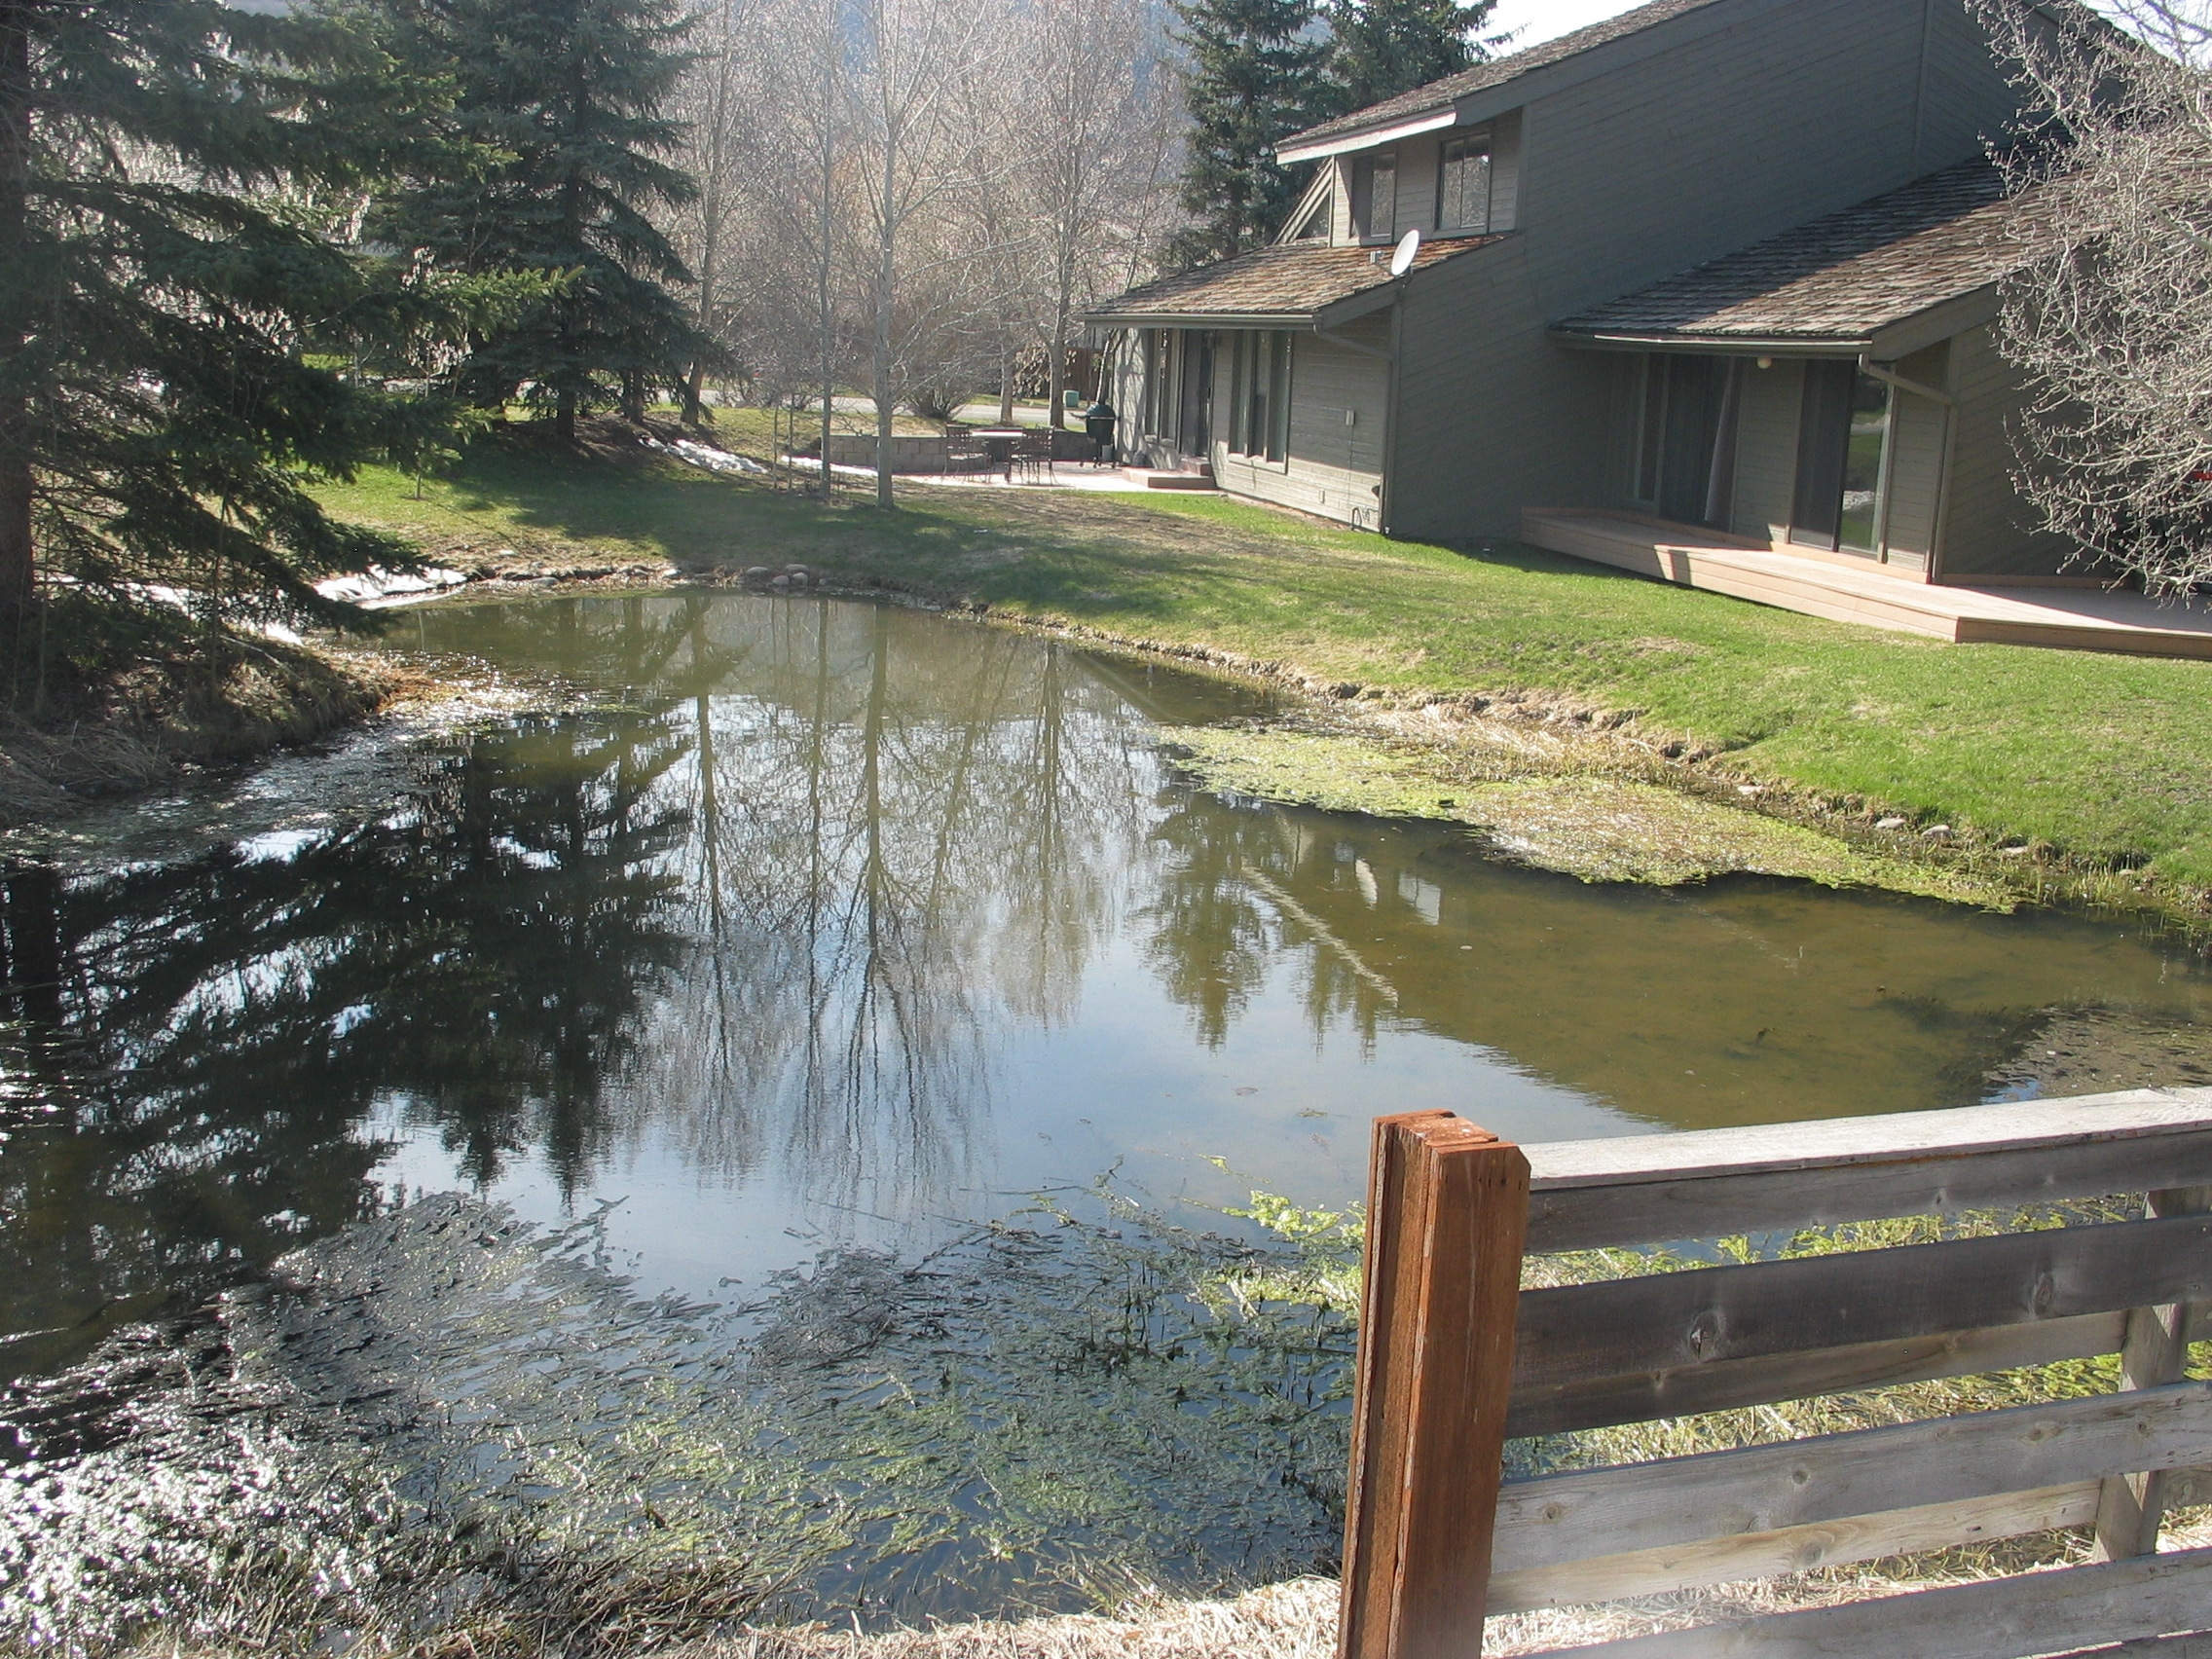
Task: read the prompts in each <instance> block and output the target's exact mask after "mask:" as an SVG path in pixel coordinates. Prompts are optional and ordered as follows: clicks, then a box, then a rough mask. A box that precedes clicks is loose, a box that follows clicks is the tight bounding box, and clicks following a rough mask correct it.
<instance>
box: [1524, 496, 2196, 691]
mask: <svg viewBox="0 0 2212 1659" xmlns="http://www.w3.org/2000/svg"><path fill="white" fill-rule="evenodd" d="M1521 534H1522V539H1523V540H1525V541H1528V542H1530V544H1531V545H1533V546H1537V547H1542V548H1546V549H1548V550H1550V551H1551V552H1555V553H1566V554H1569V555H1571V556H1572V557H1574V558H1577V559H1588V560H1591V561H1593V562H1595V563H1598V564H1602V565H1611V566H1614V567H1616V568H1618V569H1620V570H1624V571H1636V572H1637V573H1638V574H1639V575H1645V576H1656V577H1658V578H1660V579H1661V580H1664V581H1671V582H1680V583H1682V584H1683V585H1685V586H1688V587H1698V588H1705V589H1708V590H1710V591H1712V592H1714V593H1725V594H1730V595H1733V596H1734V597H1735V598H1738V599H1749V600H1753V601H1756V602H1757V603H1758V604H1761V605H1772V606H1775V607H1778V608H1781V609H1784V610H1796V611H1801V612H1803V613H1805V614H1806V615H1810V616H1826V617H1829V618H1831V619H1833V620H1835V621H1838V622H1862V623H1865V624H1867V625H1869V626H1871V627H1876V628H1890V629H1894V630H1896V631H1898V632H1899V633H1907V634H1924V635H1928V636H1931V637H1933V638H1936V639H1939V640H1949V641H1952V642H1954V643H1956V644H1960V645H1966V644H1972V643H1982V644H1997V645H2054V646H2060V647H2064V648H2069V649H2074V650H2098V651H2120V652H2125V653H2128V654H2131V655H2136V656H2180V657H2207V658H2212V608H2206V606H2205V605H2204V603H2203V602H2201V601H2175V602H2161V601H2158V600H2155V599H2151V598H2149V597H2147V596H2146V595H2143V594H2140V593H2134V592H2131V591H2127V590H2124V589H2120V590H2108V589H2103V588H2087V587H2015V586H2009V585H2007V584H2005V583H2003V582H1985V583H1974V584H1972V585H1967V584H1960V583H1951V582H1941V583H1936V582H1925V581H1922V580H1920V579H1918V578H1917V577H1913V576H1904V575H1896V574H1892V573H1890V572H1889V571H1885V570H1883V569H1882V568H1881V567H1880V566H1877V565H1874V564H1871V563H1867V564H1862V563H1861V562H1859V561H1858V560H1853V559H1832V560H1831V559H1823V558H1817V557H1812V556H1809V555H1805V554H1798V553H1787V552H1784V551H1782V550H1780V549H1778V548H1773V547H1761V546H1759V545H1758V544H1756V543H1754V542H1751V541H1748V540H1743V539H1740V538H1738V537H1734V536H1725V535H1711V534H1709V533H1705V532H1700V531H1696V530H1692V529H1690V528H1689V527H1687V526H1684V525H1675V524H1666V523H1662V522H1660V521H1657V520H1653V519H1644V518H1638V517H1635V516H1633V515H1631V514H1627V513H1606V512H1595V511H1581V510H1570V509H1566V508H1535V507H1531V508H1530V509H1529V510H1528V511H1527V512H1526V513H1524V514H1523V515H1522V532H1521Z"/></svg>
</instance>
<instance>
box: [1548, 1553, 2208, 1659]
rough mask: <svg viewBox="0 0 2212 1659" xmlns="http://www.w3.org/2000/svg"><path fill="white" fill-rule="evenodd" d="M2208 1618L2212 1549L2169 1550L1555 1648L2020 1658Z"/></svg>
mask: <svg viewBox="0 0 2212 1659" xmlns="http://www.w3.org/2000/svg"><path fill="white" fill-rule="evenodd" d="M2208 1620H2212V1549H2203V1550H2177V1551H2174V1552H2172V1553H2170V1554H2166V1555H2153V1556H2135V1557H2133V1558H2131V1559H2129V1560H2127V1561H2114V1562H2105V1563H2103V1564H2101V1565H2099V1566H2095V1567H2066V1568H2064V1569H2062V1570H2060V1571H2056V1572H2028V1573H2022V1574H2020V1575H2019V1576H2017V1577H2013V1578H1991V1579H1985V1580H1982V1581H1981V1582H1979V1583H1974V1584H1955V1585H1947V1586H1945V1587H1944V1588H1942V1589H1939V1590H1922V1591H1918V1592H1915V1593H1913V1594H1911V1595H1905V1596H1885V1597H1882V1598H1881V1599H1879V1600H1877V1601H1870V1602H1848V1603H1845V1604H1841V1605H1839V1606H1832V1607H1811V1608H1807V1609H1805V1610H1803V1611H1801V1612H1794V1613H1774V1614H1770V1615H1769V1616H1767V1617H1765V1618H1754V1619H1741V1620H1733V1621H1730V1622H1729V1623H1726V1624H1714V1625H1700V1626H1698V1627H1696V1628H1695V1629H1692V1630H1677V1631H1668V1632H1665V1633H1664V1634H1662V1635H1658V1636H1639V1637H1631V1638H1629V1639H1628V1640H1627V1641H1604V1642H1599V1643H1597V1644H1596V1645H1595V1646H1589V1647H1575V1648H1570V1649H1569V1648H1562V1649H1558V1650H1556V1651H1559V1652H1563V1653H1565V1652H1572V1653H1573V1654H1574V1655H1575V1656H1576V1659H1891V1656H1893V1655H1895V1656H1900V1659H1901V1656H1903V1655H1908V1654H1910V1655H1927V1656H1928V1659H2023V1656H2024V1655H2028V1654H2038V1653H2053V1652H2064V1651H2066V1650H2067V1649H2068V1648H2070V1647H2083V1646H2087V1645H2088V1644H2090V1643H2092V1642H2097V1641H2103V1642H2120V1641H2142V1640H2143V1639H2145V1638H2147V1637H2158V1636H2169V1635H2172V1634H2175V1633H2177V1632H2182V1631H2188V1630H2190V1629H2191V1628H2192V1627H2193V1626H2194V1627H2196V1628H2198V1629H2201V1628H2203V1627H2204V1626H2205V1625H2206V1623H2207V1622H2208Z"/></svg>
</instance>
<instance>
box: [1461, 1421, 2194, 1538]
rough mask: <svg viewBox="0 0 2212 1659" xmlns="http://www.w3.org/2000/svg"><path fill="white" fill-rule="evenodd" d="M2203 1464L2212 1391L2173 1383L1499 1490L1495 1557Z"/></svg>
mask: <svg viewBox="0 0 2212 1659" xmlns="http://www.w3.org/2000/svg"><path fill="white" fill-rule="evenodd" d="M2207 1462H2212V1383H2171V1384H2168V1385H2167V1386H2164V1387H2158V1388H2143V1389H2137V1390H2135V1391H2133V1392H2129V1393H2124V1394H2099V1395H2092V1396H2090V1397H2088V1398H2085V1399H2073V1400H2053V1401H2050V1402H2048V1403H2046V1404H2042V1405H2032V1406H2014V1407H2011V1408H2009V1409H2008V1410H2005V1411H1994V1412H1971V1413H1967V1414H1964V1415H1962V1416H1958V1417H1946V1418H1934V1419H1929V1420H1927V1421H1925V1422H1907V1423H1896V1424H1892V1425H1889V1426H1887V1427H1882V1428H1866V1429H1858V1430H1854V1431H1851V1432H1848V1433H1843V1434H1824V1435H1816V1436H1813V1437H1810V1438H1807V1439H1803V1440H1790V1441H1782V1442H1778V1443H1776V1444H1774V1445H1770V1446H1748V1447H1743V1448H1741V1449H1739V1450H1735V1451H1728V1452H1708V1453H1704V1454H1702V1455H1700V1456H1690V1457H1668V1458H1662V1459H1659V1460H1656V1461H1653V1462H1648V1463H1628V1464H1621V1465H1617V1466H1615V1467H1612V1468H1604V1469H1584V1470H1577V1471H1575V1472H1573V1473H1570V1474H1562V1475H1547V1476H1543V1477H1540V1478H1538V1479H1535V1480H1524V1481H1513V1482H1509V1483H1508V1484H1507V1485H1506V1486H1504V1487H1503V1488H1501V1489H1500V1491H1499V1493H1498V1506H1497V1532H1496V1536H1495V1539H1494V1542H1493V1558H1492V1559H1493V1567H1494V1569H1495V1570H1497V1571H1501V1572H1502V1571H1512V1570H1518V1569H1521V1568H1525V1567H1549V1566H1554V1565H1556V1564H1558V1563H1561V1562H1568V1561H1576V1560H1580V1559H1583V1558H1585V1557H1592V1556H1610V1555H1621V1554H1626V1553H1629V1552H1633V1551H1644V1550H1652V1549H1657V1548H1659V1547H1661V1546H1663V1545H1669V1544H1680V1543H1688V1542H1691V1541H1694V1540H1697V1539H1701V1538H1714V1537H1725V1536H1728V1535H1730V1534H1733V1533H1739V1532H1773V1531H1779V1530H1785V1529H1788V1528H1793V1527H1803V1526H1808V1525H1811V1524H1813V1523H1815V1522H1826V1521H1839V1520H1844V1519H1847V1518H1849V1517H1852V1516H1867V1515H1878V1514H1880V1513H1882V1512H1884V1511H1888V1510H1898V1509H1918V1508H1924V1507H1926V1506H1928V1505H1931V1504H1945V1503H1955V1502H1959V1501H1961V1500H1964V1499H1968V1498H1981V1497H1994V1496H1997V1495H1998V1494H2000V1493H2012V1492H2028V1491H2033V1490H2038V1489H2042V1488H2047V1487H2058V1486H2068V1485H2073V1484H2076V1483H2079V1482H2083V1481H2089V1482H2094V1481H2097V1480H2100V1479H2102V1478H2103V1477H2105V1476H2107V1475H2115V1474H2120V1473H2124V1472H2126V1471H2130V1470H2143V1469H2177V1468H2185V1467H2189V1466H2192V1465H2194V1464H2198V1463H2207ZM1946 1541H1952V1542H1955V1541H1956V1540H1946Z"/></svg>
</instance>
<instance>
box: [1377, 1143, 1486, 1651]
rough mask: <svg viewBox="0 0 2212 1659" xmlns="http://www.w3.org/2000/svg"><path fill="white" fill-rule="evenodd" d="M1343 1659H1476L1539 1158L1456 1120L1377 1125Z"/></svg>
mask: <svg viewBox="0 0 2212 1659" xmlns="http://www.w3.org/2000/svg"><path fill="white" fill-rule="evenodd" d="M1367 1215H1368V1221H1367V1278H1366V1286H1365V1289H1364V1292H1363V1295H1362V1317H1361V1322H1360V1331H1359V1361H1358V1370H1357V1381H1356V1394H1355V1398H1354V1403H1353V1421H1352V1448H1351V1478H1350V1483H1349V1486H1348V1488H1347V1491H1346V1506H1345V1575H1344V1604H1343V1606H1344V1612H1343V1624H1342V1632H1341V1635H1340V1636H1339V1638H1338V1653H1339V1654H1340V1656H1341V1659H1477V1656H1478V1655H1480V1653H1481V1651H1482V1627H1483V1605H1484V1601H1485V1597H1486V1594H1487V1592H1488V1589H1489V1580H1490V1556H1491V1530H1492V1528H1493V1525H1494V1524H1495V1521H1496V1515H1497V1489H1498V1479H1499V1473H1500V1467H1499V1459H1500V1456H1501V1455H1502V1452H1503V1448H1504V1444H1505V1408H1506V1400H1507V1395H1508V1393H1509V1391H1510V1386H1511V1383H1512V1367H1513V1323H1514V1311H1515V1304H1516V1300H1517V1298H1518V1297H1519V1294H1520V1283H1521V1245H1522V1239H1523V1236H1524V1235H1525V1233H1526V1230H1527V1226H1528V1218H1529V1161H1528V1160H1527V1159H1526V1158H1524V1157H1523V1156H1522V1155H1521V1149H1520V1148H1519V1147H1517V1146H1514V1145H1513V1144H1511V1143H1510V1142H1507V1141H1501V1140H1499V1139H1498V1138H1497V1137H1496V1136H1495V1135H1493V1134H1491V1133H1490V1132H1489V1131H1488V1130H1486V1129H1482V1128H1479V1127H1478V1126H1476V1125H1475V1124H1470V1123H1468V1122H1467V1121H1466V1120H1465V1119H1463V1118H1458V1117H1455V1116H1454V1115H1453V1114H1452V1113H1450V1112H1416V1113H1409V1114H1406V1115H1404V1116H1400V1117H1392V1118H1379V1119H1377V1120H1376V1123H1375V1137H1374V1146H1373V1152H1372V1156H1371V1161H1370V1163H1369V1171H1368V1211H1367Z"/></svg>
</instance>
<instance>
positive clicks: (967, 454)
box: [944, 421, 991, 472]
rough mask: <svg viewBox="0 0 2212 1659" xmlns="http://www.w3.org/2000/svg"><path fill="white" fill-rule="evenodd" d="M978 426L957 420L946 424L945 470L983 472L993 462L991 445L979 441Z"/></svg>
mask: <svg viewBox="0 0 2212 1659" xmlns="http://www.w3.org/2000/svg"><path fill="white" fill-rule="evenodd" d="M975 431H976V428H975V427H973V426H964V425H962V424H960V423H958V422H957V421H947V422H946V423H945V424H944V470H945V471H947V472H981V471H983V470H984V469H985V468H986V467H988V466H989V465H990V464H991V450H990V446H989V445H988V444H985V443H981V442H978V441H977V438H976V436H975Z"/></svg>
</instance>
